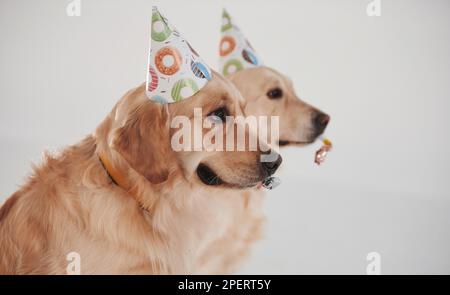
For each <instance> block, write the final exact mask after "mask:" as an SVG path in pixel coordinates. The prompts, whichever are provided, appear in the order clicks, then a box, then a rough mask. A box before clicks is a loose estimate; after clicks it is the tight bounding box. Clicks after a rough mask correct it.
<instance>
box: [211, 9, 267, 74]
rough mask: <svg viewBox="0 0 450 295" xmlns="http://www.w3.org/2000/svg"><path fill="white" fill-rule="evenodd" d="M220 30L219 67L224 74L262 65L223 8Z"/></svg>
mask: <svg viewBox="0 0 450 295" xmlns="http://www.w3.org/2000/svg"><path fill="white" fill-rule="evenodd" d="M221 31H222V39H221V40H220V47H219V54H220V62H219V69H220V72H221V73H222V74H223V75H224V76H228V75H231V74H233V73H235V72H237V71H240V70H242V69H246V68H254V67H257V66H261V65H262V62H261V59H260V58H259V56H257V54H256V52H255V50H254V49H253V47H252V46H251V45H250V43H249V42H248V40H247V39H246V38H245V37H244V35H243V34H242V32H241V30H239V28H238V27H237V26H236V25H235V24H234V23H233V21H232V20H231V17H230V15H229V14H228V12H227V11H226V10H225V9H224V10H223V13H222V29H221Z"/></svg>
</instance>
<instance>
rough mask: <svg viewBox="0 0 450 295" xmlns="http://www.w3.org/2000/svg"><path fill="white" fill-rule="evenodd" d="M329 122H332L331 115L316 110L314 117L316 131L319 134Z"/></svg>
mask: <svg viewBox="0 0 450 295" xmlns="http://www.w3.org/2000/svg"><path fill="white" fill-rule="evenodd" d="M328 122H330V116H328V115H327V114H325V113H322V112H316V114H315V115H314V117H313V124H314V129H315V131H316V132H315V133H316V134H317V135H319V134H322V132H323V131H324V130H325V128H327V125H328Z"/></svg>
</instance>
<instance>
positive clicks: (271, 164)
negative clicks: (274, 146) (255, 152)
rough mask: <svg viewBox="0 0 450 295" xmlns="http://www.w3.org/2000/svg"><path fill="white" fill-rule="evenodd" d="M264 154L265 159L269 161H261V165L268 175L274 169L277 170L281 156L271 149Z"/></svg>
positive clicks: (273, 171)
mask: <svg viewBox="0 0 450 295" xmlns="http://www.w3.org/2000/svg"><path fill="white" fill-rule="evenodd" d="M264 154H266V156H267V158H266V160H269V161H263V162H261V166H262V168H263V170H264V171H265V172H266V173H267V174H268V175H269V176H270V175H272V174H274V173H275V171H277V169H278V167H280V165H281V162H282V161H283V158H281V156H280V154H278V153H275V152H271V151H269V152H268V153H264ZM271 157H274V160H272V159H271Z"/></svg>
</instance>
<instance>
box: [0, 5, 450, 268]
mask: <svg viewBox="0 0 450 295" xmlns="http://www.w3.org/2000/svg"><path fill="white" fill-rule="evenodd" d="M71 2H73V1H69V0H39V1H32V0H0V38H1V42H0V65H1V67H0V146H1V153H0V162H1V163H2V167H1V169H0V193H1V194H0V201H3V200H4V199H6V198H7V197H8V196H9V195H11V194H12V193H13V192H14V191H15V190H16V189H17V188H18V186H19V185H20V184H21V183H23V179H24V177H25V176H26V175H27V174H28V173H29V172H30V171H31V166H30V163H31V162H32V161H34V162H38V161H39V159H40V156H41V154H42V152H43V151H44V150H45V149H50V150H57V149H58V148H61V147H63V146H65V145H68V144H72V143H75V142H76V141H78V140H80V139H81V138H82V137H83V136H84V135H86V134H88V133H90V132H92V131H93V130H94V129H95V127H96V126H97V125H98V124H99V123H100V122H101V120H102V119H103V118H104V117H105V116H106V114H107V113H108V112H109V111H110V109H111V108H112V106H113V105H114V103H115V102H116V101H117V100H118V99H119V98H120V97H121V95H122V94H123V93H125V92H126V91H127V90H128V89H130V88H132V87H134V86H136V85H138V84H140V83H142V82H144V80H145V74H146V73H145V70H146V62H147V50H148V45H149V37H150V16H151V7H152V5H158V7H159V9H160V10H161V12H162V13H163V14H164V15H165V16H166V17H167V18H169V19H170V20H171V22H172V23H173V24H174V25H175V26H176V27H177V28H178V29H179V30H180V31H181V32H182V33H183V35H184V36H185V37H186V38H187V39H188V40H190V43H191V44H192V45H193V47H194V48H196V50H197V51H198V52H199V53H200V55H201V56H202V57H203V58H204V60H205V61H206V62H207V63H209V64H210V65H211V66H212V67H213V68H215V67H217V62H218V54H217V52H218V43H219V38H220V30H219V29H220V24H221V17H220V16H221V9H222V7H223V6H225V7H226V8H227V9H228V10H229V12H230V14H231V15H232V17H233V19H234V20H235V21H236V23H237V24H238V25H239V26H240V27H241V29H242V30H243V32H244V33H245V35H246V36H247V37H248V38H249V40H250V42H251V43H252V45H253V46H254V47H255V49H256V50H257V51H258V53H259V55H260V56H261V57H262V58H263V60H264V62H265V64H266V65H268V66H271V67H273V68H275V69H277V70H279V71H281V72H283V73H285V74H286V75H288V76H289V77H290V78H291V79H292V80H293V81H294V84H295V87H296V89H297V91H298V93H299V95H300V97H302V98H303V99H304V100H306V101H308V102H310V103H312V104H314V105H316V106H318V107H319V108H321V109H322V110H324V111H326V112H327V113H329V114H330V115H331V117H332V119H331V123H330V125H329V128H328V129H327V135H328V136H329V137H330V138H331V140H332V141H333V143H334V145H335V149H334V151H333V152H332V153H331V154H330V155H329V157H328V159H327V161H326V163H325V164H324V165H323V166H321V167H317V166H316V165H315V164H314V163H313V156H314V151H315V150H316V149H317V148H318V145H314V146H310V147H306V148H302V149H297V148H288V149H287V150H282V153H283V155H284V163H283V168H282V169H281V172H280V176H281V179H282V184H281V185H280V186H279V187H278V188H276V189H275V190H274V191H272V192H270V193H269V194H268V197H267V204H266V211H267V215H268V224H267V230H266V234H265V238H264V239H263V240H262V241H261V242H259V243H258V244H257V245H256V247H255V250H254V251H253V253H252V255H251V257H250V259H249V260H248V262H247V264H246V265H245V266H244V267H243V268H242V269H241V270H240V271H239V273H270V274H278V273H286V274H310V273H312V274H345V273H352V274H365V273H366V266H367V264H368V263H369V262H368V261H367V260H366V256H367V254H368V253H370V252H378V253H380V257H381V269H382V273H385V274H400V273H414V274H416V273H437V274H450V253H449V251H448V249H449V248H450V234H449V232H448V228H449V226H450V216H449V210H450V193H449V191H450V184H449V181H448V179H449V175H450V168H449V166H450V156H449V154H448V153H447V147H448V145H449V144H450V136H449V132H448V126H450V119H449V116H448V115H447V112H448V111H449V109H450V103H449V97H450V85H449V80H450V55H449V52H450V17H449V16H450V2H449V1H445V0H441V1H439V0H433V1H425V0H409V1H406V0H389V1H388V0H380V1H379V2H380V4H381V10H380V12H381V15H380V16H368V15H367V11H366V10H367V5H368V4H369V3H371V2H372V1H369V0H343V1H333V0H315V1H312V0H310V1H305V0H301V1H299V0H297V1H294V0H292V1H287V0H285V1H257V0H247V1H218V0H217V1H216V0H214V1H206V0H203V1H200V0H195V1H182V0H165V1H151V0H145V1H144V0H135V1H125V0H117V1H106V0H80V3H81V10H80V12H81V15H80V16H68V15H67V13H66V8H67V5H68V4H69V3H71Z"/></svg>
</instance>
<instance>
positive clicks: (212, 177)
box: [196, 163, 263, 189]
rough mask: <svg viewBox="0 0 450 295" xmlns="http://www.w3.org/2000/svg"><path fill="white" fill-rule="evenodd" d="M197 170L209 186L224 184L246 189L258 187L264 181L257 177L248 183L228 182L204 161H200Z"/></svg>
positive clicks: (229, 186) (199, 176) (198, 174)
mask: <svg viewBox="0 0 450 295" xmlns="http://www.w3.org/2000/svg"><path fill="white" fill-rule="evenodd" d="M196 172H197V176H198V178H200V180H201V182H203V183H204V184H206V185H209V186H219V185H223V186H226V187H228V188H234V189H245V188H250V187H257V186H258V185H260V184H261V183H262V181H263V180H261V179H259V180H258V179H255V180H254V181H250V182H248V183H239V184H233V183H228V182H225V181H224V180H223V179H221V178H220V177H219V176H218V175H217V174H216V173H215V172H214V171H213V170H212V169H211V168H209V167H208V165H206V164H203V163H200V164H199V165H198V167H197V170H196Z"/></svg>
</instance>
